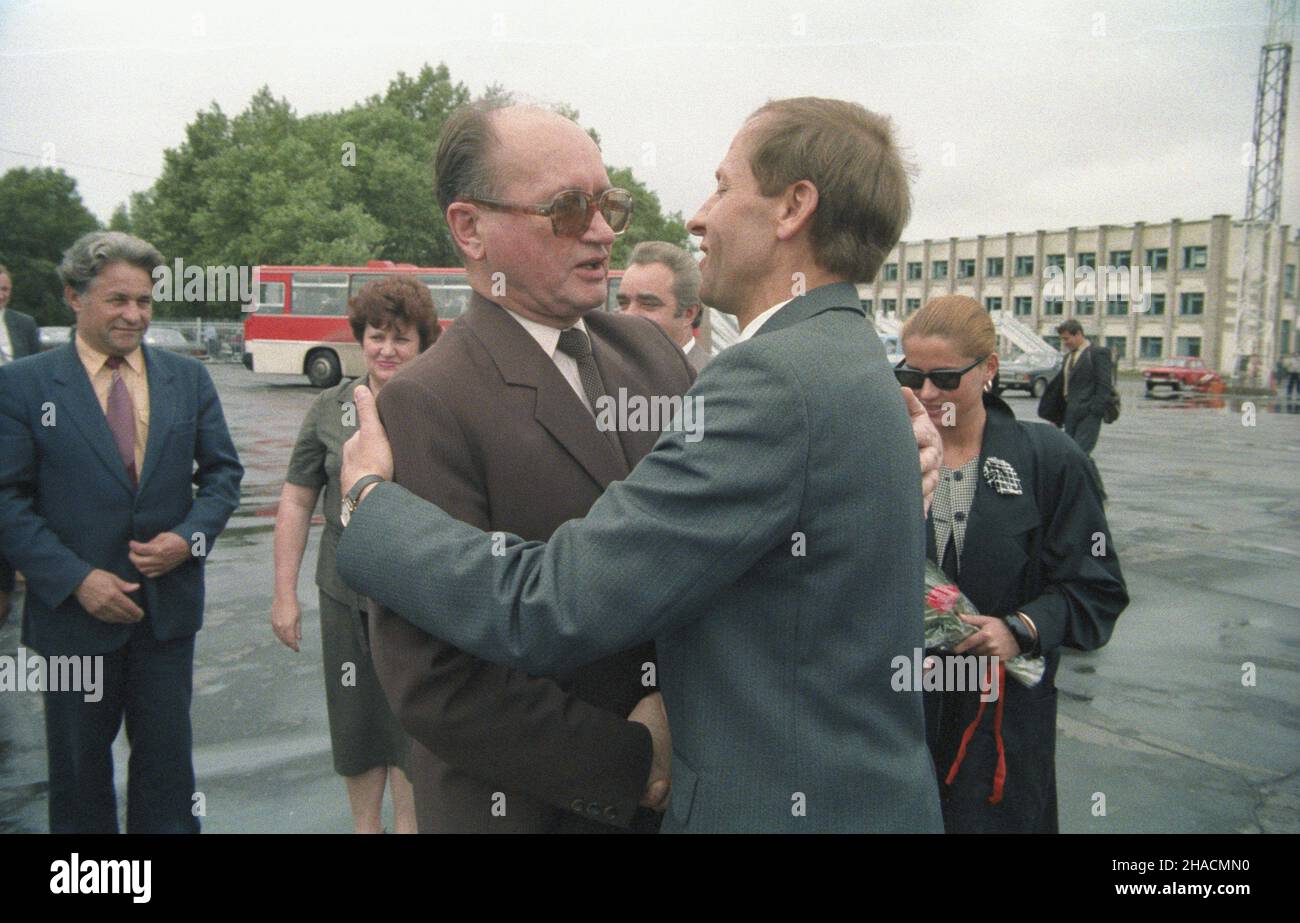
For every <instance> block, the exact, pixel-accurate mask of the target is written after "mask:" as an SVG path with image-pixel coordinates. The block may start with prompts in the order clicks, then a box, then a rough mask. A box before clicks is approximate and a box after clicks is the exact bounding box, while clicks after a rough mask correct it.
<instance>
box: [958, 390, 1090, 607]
mask: <svg viewBox="0 0 1300 923" xmlns="http://www.w3.org/2000/svg"><path fill="white" fill-rule="evenodd" d="M1075 371H1078V366H1077V365H1076V366H1075ZM993 402H996V403H997V404H1001V403H1002V402H1001V400H1000V399H998V398H990V399H988V400H986V404H985V406H986V408H987V409H988V414H989V416H988V422H987V423H986V424H985V427H984V439H983V441H982V443H981V446H980V460H979V469H978V470H977V471H976V472H975V476H976V477H977V478H978V479H979V483H978V486H977V487H976V488H975V500H974V502H973V503H971V509H970V516H969V517H968V518H967V520H966V537H965V540H964V541H963V543H962V550H963V554H962V561H961V576H962V578H963V581H962V582H963V583H965V584H966V587H965V590H964V592H965V593H966V595H967V596H969V597H970V598H971V600H972V601H973V602H975V603H976V604H977V605H980V606H983V607H986V608H987V607H989V606H992V605H996V603H997V602H998V600H996V599H992V598H990V596H991V595H996V594H997V592H998V590H997V588H999V587H1001V585H1002V584H1003V582H1004V578H1003V576H1002V575H1003V574H1004V573H1005V572H1006V570H1007V568H1008V567H1014V566H1015V565H1014V564H1013V563H1012V562H1013V560H1014V559H1013V557H1012V553H1013V551H1015V550H1016V549H1017V548H1018V546H1017V545H1016V542H1015V536H1017V535H1020V534H1021V533H1023V532H1025V531H1026V530H1028V529H1032V528H1034V527H1035V526H1037V525H1038V524H1039V522H1040V517H1039V512H1038V504H1037V502H1036V501H1035V500H1034V495H1033V484H1034V482H1033V478H1034V471H1033V463H1032V458H1031V456H1030V455H1029V454H1028V453H1027V452H1026V451H1025V446H1024V445H1022V444H1021V441H1020V439H1019V438H1018V433H1017V431H1016V425H1015V420H1014V415H1013V414H1012V413H1011V410H1010V408H1006V409H1005V411H1003V410H1001V409H1000V408H997V407H996V404H995V405H994V406H989V404H991V403H993ZM1002 406H1003V407H1005V406H1006V405H1005V404H1003V405H1002ZM990 457H993V458H999V459H1001V460H1002V461H1005V462H1007V463H1008V464H1010V465H1011V467H1012V468H1014V469H1015V470H1016V473H1017V475H1018V476H1019V479H1020V488H1021V490H1022V491H1023V492H1022V493H1021V494H1019V495H1016V494H999V493H998V492H997V490H995V489H994V488H993V486H992V485H991V484H990V483H989V482H988V480H987V479H986V478H985V477H984V463H985V462H986V461H987V460H988V459H989V458H990ZM981 611H984V610H983V609H981ZM997 614H1002V613H997Z"/></svg>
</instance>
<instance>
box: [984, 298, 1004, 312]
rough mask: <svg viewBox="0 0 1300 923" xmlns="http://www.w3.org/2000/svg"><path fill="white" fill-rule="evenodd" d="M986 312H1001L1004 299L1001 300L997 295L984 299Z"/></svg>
mask: <svg viewBox="0 0 1300 923" xmlns="http://www.w3.org/2000/svg"><path fill="white" fill-rule="evenodd" d="M984 310H986V311H1001V310H1002V299H1001V298H999V297H998V296H997V295H989V296H988V297H987V298H985V299H984Z"/></svg>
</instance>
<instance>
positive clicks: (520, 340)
mask: <svg viewBox="0 0 1300 923" xmlns="http://www.w3.org/2000/svg"><path fill="white" fill-rule="evenodd" d="M465 325H466V326H467V327H468V328H469V329H470V331H471V332H472V333H473V334H474V336H475V337H476V338H477V339H478V340H479V342H480V343H481V344H482V346H483V348H484V349H485V350H487V353H488V355H489V356H491V357H492V361H493V362H494V363H495V364H496V367H497V371H498V372H500V374H501V377H502V378H503V379H504V380H505V382H506V384H507V385H511V386H514V387H522V388H530V389H532V390H533V391H534V392H535V394H536V399H535V400H536V403H535V404H534V416H535V418H536V420H537V422H538V423H539V424H541V426H542V427H543V428H544V429H545V430H546V431H547V432H549V433H550V434H551V436H553V437H554V438H555V440H556V441H557V442H559V443H560V445H561V446H563V447H564V449H565V451H566V452H568V453H569V455H571V456H572V457H573V459H574V461H576V462H577V463H578V464H579V465H581V466H582V468H583V470H585V471H586V472H587V474H589V475H590V476H591V477H592V479H593V480H595V482H596V483H597V484H598V485H600V488H601V489H602V490H604V489H605V488H606V487H608V486H609V485H610V483H612V482H613V481H616V480H618V479H620V478H623V477H626V476H627V472H628V467H627V462H626V460H625V459H623V458H620V457H619V455H618V454H617V453H616V452H615V449H614V446H613V444H612V443H611V442H610V440H609V439H608V438H607V437H606V435H605V434H604V433H602V432H600V430H598V429H596V420H595V418H594V417H592V415H591V414H590V413H588V412H587V408H586V407H585V406H583V403H582V401H581V400H580V399H579V398H578V395H576V394H574V392H573V388H571V387H570V386H569V383H568V382H567V381H565V380H564V376H563V375H561V374H560V370H559V369H557V368H556V367H555V363H554V362H553V361H552V360H551V357H550V356H548V355H546V353H545V352H543V351H542V348H541V347H540V346H538V345H537V341H536V340H534V339H533V337H532V335H531V334H530V333H529V332H528V331H527V330H525V329H524V328H523V325H521V324H520V323H519V322H517V321H516V320H515V319H514V318H512V317H509V316H507V314H506V310H505V308H502V307H500V306H499V305H497V304H494V303H493V302H490V301H488V300H487V299H486V298H483V297H482V296H480V295H479V294H477V293H475V294H474V295H473V296H472V298H471V299H470V306H469V309H468V310H467V311H466V312H465ZM604 352H609V350H604ZM599 367H600V363H599V362H597V368H599ZM608 386H609V383H608V381H607V382H606V387H608Z"/></svg>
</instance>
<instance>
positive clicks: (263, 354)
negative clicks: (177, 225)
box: [244, 260, 623, 388]
mask: <svg viewBox="0 0 1300 923" xmlns="http://www.w3.org/2000/svg"><path fill="white" fill-rule="evenodd" d="M388 275H414V276H415V277H416V278H418V279H419V280H420V281H421V282H423V283H424V284H425V285H427V286H428V287H429V294H430V295H432V296H433V303H434V305H435V306H436V307H437V309H438V321H439V323H440V324H441V325H442V326H443V327H444V328H446V327H447V326H448V325H449V324H450V323H451V322H452V321H453V320H455V319H456V318H457V317H459V316H460V315H461V314H462V313H463V312H464V310H465V308H466V307H468V306H469V297H470V289H469V283H468V282H467V281H466V279H465V270H463V269H437V268H431V267H424V266H412V265H411V264H410V263H394V262H392V261H390V260H371V261H370V262H369V263H367V264H366V265H365V266H257V267H255V268H254V270H253V282H254V284H253V292H254V294H253V298H254V301H253V303H252V304H251V305H245V306H244V310H245V317H244V365H245V366H247V367H248V369H249V370H250V371H252V372H254V373H256V374H259V375H262V374H269V375H306V376H307V378H308V380H309V381H310V382H311V383H312V384H313V385H314V386H316V387H318V388H329V387H332V386H333V385H336V384H338V382H339V381H340V380H341V379H342V377H343V376H347V377H349V378H359V377H361V376H362V375H364V374H365V371H366V366H365V360H364V359H363V357H362V355H361V344H359V343H358V342H357V341H356V338H354V337H353V336H352V328H351V327H350V326H349V325H348V319H347V307H348V299H350V298H351V297H352V296H353V295H355V294H356V293H357V292H358V291H359V290H360V288H361V287H362V286H363V285H365V284H366V283H367V282H371V281H373V280H375V279H378V278H381V277H383V276H388ZM622 275H623V273H622V272H621V271H615V272H611V273H610V274H609V277H610V278H609V282H610V285H609V297H608V299H607V301H606V304H605V308H606V310H610V311H613V310H616V309H617V302H616V301H615V297H616V294H617V292H618V280H619V279H620V278H622Z"/></svg>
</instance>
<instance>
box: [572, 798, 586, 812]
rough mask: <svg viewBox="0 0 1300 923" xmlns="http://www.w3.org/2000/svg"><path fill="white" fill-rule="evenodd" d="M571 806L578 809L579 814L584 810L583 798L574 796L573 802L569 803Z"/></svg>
mask: <svg viewBox="0 0 1300 923" xmlns="http://www.w3.org/2000/svg"><path fill="white" fill-rule="evenodd" d="M569 807H571V808H573V810H575V811H577V812H578V813H579V814H581V813H582V812H583V810H584V805H583V803H582V799H581V798H574V799H573V804H571V805H569Z"/></svg>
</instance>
